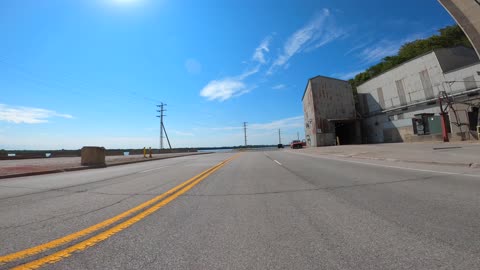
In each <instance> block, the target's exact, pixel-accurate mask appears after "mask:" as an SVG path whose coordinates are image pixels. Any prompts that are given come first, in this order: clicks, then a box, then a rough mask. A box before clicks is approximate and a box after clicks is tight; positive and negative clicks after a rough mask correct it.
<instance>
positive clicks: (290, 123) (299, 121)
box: [249, 115, 304, 130]
mask: <svg viewBox="0 0 480 270" xmlns="http://www.w3.org/2000/svg"><path fill="white" fill-rule="evenodd" d="M303 124H304V123H303V115H300V116H295V117H289V118H284V119H280V120H275V121H272V122H269V123H259V124H251V125H249V129H254V130H272V129H279V128H280V129H288V128H300V127H303Z"/></svg>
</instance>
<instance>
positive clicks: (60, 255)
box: [0, 153, 240, 269]
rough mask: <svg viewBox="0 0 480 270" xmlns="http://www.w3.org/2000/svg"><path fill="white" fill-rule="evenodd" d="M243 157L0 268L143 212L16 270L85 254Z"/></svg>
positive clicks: (1, 260) (1, 259)
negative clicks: (81, 253) (89, 249)
mask: <svg viewBox="0 0 480 270" xmlns="http://www.w3.org/2000/svg"><path fill="white" fill-rule="evenodd" d="M239 155H240V153H239V154H236V155H234V156H233V157H231V158H229V159H227V160H224V161H222V162H220V163H218V164H217V165H215V166H213V167H211V168H210V169H207V170H205V171H203V172H202V173H200V174H198V175H196V176H194V177H192V178H190V179H188V180H187V181H185V182H183V183H182V184H180V185H178V186H176V187H174V188H172V189H170V190H169V191H167V192H165V193H163V194H161V195H159V196H156V197H154V198H152V199H150V200H148V201H146V202H144V203H142V204H140V205H138V206H136V207H134V208H132V209H130V210H128V211H125V212H123V213H121V214H119V215H117V216H115V217H112V218H110V219H107V220H105V221H102V222H100V223H98V224H95V225H93V226H90V227H88V228H85V229H83V230H81V231H78V232H75V233H72V234H69V235H66V236H64V237H61V238H58V239H55V240H53V241H50V242H48V243H44V244H41V245H38V246H34V247H31V248H27V249H25V250H21V251H18V252H15V253H11V254H7V255H4V256H0V265H2V264H5V263H9V262H13V261H17V260H20V259H23V258H26V257H29V256H32V255H35V254H39V253H41V252H45V251H48V250H50V249H53V248H56V247H59V246H61V245H65V244H67V243H70V242H72V241H74V240H77V239H79V238H81V237H84V236H87V235H89V234H91V233H94V232H96V231H99V230H101V229H103V228H106V227H108V226H110V225H112V224H114V223H116V222H118V221H121V220H123V219H125V218H127V217H129V216H131V215H132V214H134V213H136V212H139V211H140V210H143V211H142V212H140V213H138V214H137V215H135V216H133V217H131V218H129V219H127V220H125V221H123V222H121V223H119V224H117V225H115V226H113V227H111V228H110V229H107V230H105V231H103V232H101V233H99V234H97V235H94V236H92V237H90V238H88V239H86V240H84V241H81V242H79V243H77V244H74V245H71V246H69V247H67V248H65V249H62V250H60V251H57V252H55V253H52V254H50V255H47V256H45V257H42V258H39V259H37V260H34V261H31V262H29V263H26V264H22V265H19V266H17V267H15V268H13V269H37V268H40V267H41V266H43V265H44V264H47V263H55V262H58V261H60V260H62V259H64V258H67V257H69V256H71V255H72V254H73V253H74V252H77V251H82V250H84V249H87V248H89V247H91V246H94V245H96V244H97V243H99V242H101V241H103V240H106V239H107V238H109V237H111V236H112V235H114V234H116V233H118V232H120V231H123V230H124V229H126V228H128V227H130V226H132V225H133V224H135V223H137V222H139V221H140V220H142V219H144V218H146V217H147V216H149V215H151V214H152V213H154V212H155V211H157V210H158V209H160V208H162V207H163V206H165V205H167V204H168V203H170V202H171V201H173V200H175V199H176V198H177V197H179V196H180V195H182V194H184V193H185V192H187V191H188V190H190V189H191V188H193V187H194V186H195V185H197V184H198V183H200V182H201V181H202V180H204V179H205V178H207V177H208V176H210V175H211V174H212V173H214V172H216V171H217V170H219V169H220V168H221V167H223V166H224V165H225V164H227V163H228V162H230V161H232V160H233V159H235V158H237V157H238V156H239ZM151 205H153V206H151ZM149 206H151V207H150V208H148V209H146V210H144V209H145V208H147V207H149Z"/></svg>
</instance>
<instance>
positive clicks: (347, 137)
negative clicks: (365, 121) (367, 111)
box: [329, 119, 357, 145]
mask: <svg viewBox="0 0 480 270" xmlns="http://www.w3.org/2000/svg"><path fill="white" fill-rule="evenodd" d="M329 121H330V122H333V123H334V124H335V136H337V137H338V142H339V143H340V145H346V144H356V143H357V140H356V139H357V128H356V121H355V120H351V119H345V120H339V119H332V120H329Z"/></svg>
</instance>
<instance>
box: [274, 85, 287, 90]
mask: <svg viewBox="0 0 480 270" xmlns="http://www.w3.org/2000/svg"><path fill="white" fill-rule="evenodd" d="M286 87H287V86H286V85H285V84H277V85H274V86H272V89H275V90H280V89H285V88H286Z"/></svg>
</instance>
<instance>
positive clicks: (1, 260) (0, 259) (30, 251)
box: [0, 155, 236, 265]
mask: <svg viewBox="0 0 480 270" xmlns="http://www.w3.org/2000/svg"><path fill="white" fill-rule="evenodd" d="M233 158H236V155H235V156H233V157H231V158H229V159H227V160H225V161H223V162H221V163H219V164H217V165H215V166H213V167H211V168H209V169H207V170H205V171H203V172H201V173H200V174H198V175H196V176H194V177H192V178H190V179H188V180H187V181H185V182H183V183H182V184H180V185H178V186H176V187H174V188H172V189H170V190H169V191H167V192H165V193H163V194H161V195H159V196H156V197H154V198H152V199H150V200H148V201H146V202H144V203H142V204H140V205H138V206H136V207H134V208H132V209H130V210H128V211H126V212H123V213H121V214H119V215H117V216H114V217H112V218H110V219H107V220H105V221H102V222H100V223H98V224H95V225H93V226H90V227H88V228H85V229H83V230H81V231H78V232H75V233H72V234H69V235H66V236H64V237H61V238H58V239H55V240H52V241H50V242H47V243H44V244H40V245H38V246H34V247H31V248H27V249H24V250H21V251H18V252H15V253H11V254H7V255H4V256H0V265H1V264H5V263H8V262H12V261H16V260H19V259H22V258H25V257H28V256H32V255H35V254H38V253H41V252H44V251H46V250H49V249H52V248H55V247H58V246H61V245H64V244H67V243H69V242H71V241H74V240H76V239H78V238H80V237H83V236H86V235H88V234H91V233H93V232H96V231H98V230H100V229H102V228H105V227H107V226H109V225H112V224H113V223H115V222H117V221H120V220H122V219H124V218H126V217H128V216H130V215H132V214H134V213H135V212H138V211H140V210H143V209H144V208H147V207H148V206H150V205H152V204H154V203H156V202H158V201H159V200H162V199H163V198H165V197H167V196H169V195H171V194H173V193H175V192H176V191H178V190H180V189H181V188H182V187H184V186H186V185H188V184H189V183H191V182H193V181H195V180H196V179H198V177H201V176H203V175H205V174H207V173H208V172H210V171H212V170H214V169H215V168H217V167H218V166H222V165H223V164H224V163H226V162H228V161H230V160H232V159H233Z"/></svg>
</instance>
